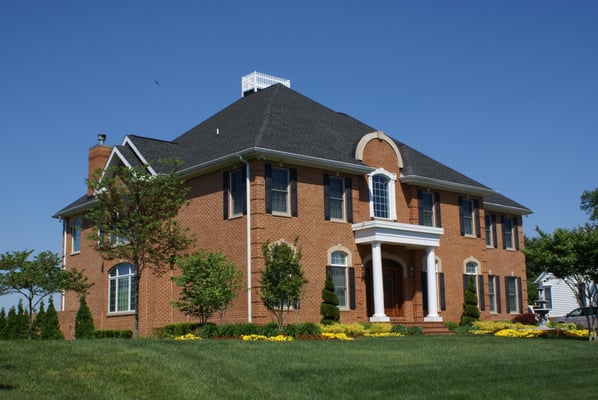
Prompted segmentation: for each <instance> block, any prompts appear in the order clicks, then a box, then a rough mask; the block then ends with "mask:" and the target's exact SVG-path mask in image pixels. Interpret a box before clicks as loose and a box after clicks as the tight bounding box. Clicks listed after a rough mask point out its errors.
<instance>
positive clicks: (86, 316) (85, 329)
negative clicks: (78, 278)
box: [75, 296, 96, 339]
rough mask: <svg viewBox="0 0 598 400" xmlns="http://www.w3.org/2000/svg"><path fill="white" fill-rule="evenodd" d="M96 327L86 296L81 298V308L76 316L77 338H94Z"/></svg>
mask: <svg viewBox="0 0 598 400" xmlns="http://www.w3.org/2000/svg"><path fill="white" fill-rule="evenodd" d="M95 330H96V328H95V326H94V324H93V317H92V316H91V311H90V310H89V307H88V306H87V301H86V300H85V296H81V297H80V298H79V310H78V311H77V315H76V316H75V339H93V337H94V332H95Z"/></svg>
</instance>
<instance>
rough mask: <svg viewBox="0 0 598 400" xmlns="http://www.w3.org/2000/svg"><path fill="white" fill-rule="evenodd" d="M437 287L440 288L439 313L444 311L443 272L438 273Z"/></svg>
mask: <svg viewBox="0 0 598 400" xmlns="http://www.w3.org/2000/svg"><path fill="white" fill-rule="evenodd" d="M438 286H439V287H440V311H446V294H445V293H446V291H445V289H444V272H440V273H438Z"/></svg>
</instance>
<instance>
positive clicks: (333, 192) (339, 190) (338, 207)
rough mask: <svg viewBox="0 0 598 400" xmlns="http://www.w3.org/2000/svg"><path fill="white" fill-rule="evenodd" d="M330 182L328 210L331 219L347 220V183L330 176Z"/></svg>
mask: <svg viewBox="0 0 598 400" xmlns="http://www.w3.org/2000/svg"><path fill="white" fill-rule="evenodd" d="M328 179H329V181H328V210H329V212H330V219H332V220H344V219H345V205H344V204H345V183H344V180H343V179H342V178H338V177H335V176H330V177H329V178H328Z"/></svg>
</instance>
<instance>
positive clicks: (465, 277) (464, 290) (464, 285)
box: [463, 274, 469, 300]
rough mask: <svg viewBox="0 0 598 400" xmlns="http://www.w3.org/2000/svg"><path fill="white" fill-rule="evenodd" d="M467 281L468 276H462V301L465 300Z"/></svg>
mask: <svg viewBox="0 0 598 400" xmlns="http://www.w3.org/2000/svg"><path fill="white" fill-rule="evenodd" d="M468 280H469V275H465V274H464V275H463V300H465V292H466V291H467V281H468Z"/></svg>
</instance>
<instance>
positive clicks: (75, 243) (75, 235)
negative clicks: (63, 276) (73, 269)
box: [71, 217, 82, 253]
mask: <svg viewBox="0 0 598 400" xmlns="http://www.w3.org/2000/svg"><path fill="white" fill-rule="evenodd" d="M81 226H82V218H81V217H76V218H74V219H73V220H72V222H71V239H72V240H71V253H79V252H80V251H81Z"/></svg>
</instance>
